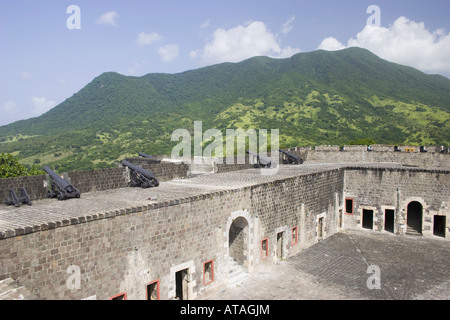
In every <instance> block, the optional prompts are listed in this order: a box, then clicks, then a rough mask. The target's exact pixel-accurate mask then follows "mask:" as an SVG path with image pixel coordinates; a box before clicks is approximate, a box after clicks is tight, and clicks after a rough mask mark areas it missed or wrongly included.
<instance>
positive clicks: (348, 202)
mask: <svg viewBox="0 0 450 320" xmlns="http://www.w3.org/2000/svg"><path fill="white" fill-rule="evenodd" d="M345 213H346V214H353V199H351V198H347V199H345Z"/></svg>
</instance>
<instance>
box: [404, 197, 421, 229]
mask: <svg viewBox="0 0 450 320" xmlns="http://www.w3.org/2000/svg"><path fill="white" fill-rule="evenodd" d="M422 217H423V207H422V204H421V203H420V202H417V201H412V202H410V203H409V204H408V210H407V212H406V233H408V234H422Z"/></svg>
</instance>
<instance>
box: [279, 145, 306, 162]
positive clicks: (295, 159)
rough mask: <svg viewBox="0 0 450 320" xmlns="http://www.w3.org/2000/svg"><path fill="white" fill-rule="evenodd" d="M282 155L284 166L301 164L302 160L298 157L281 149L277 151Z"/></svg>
mask: <svg viewBox="0 0 450 320" xmlns="http://www.w3.org/2000/svg"><path fill="white" fill-rule="evenodd" d="M278 150H279V151H280V152H281V153H282V154H283V155H282V161H283V163H284V164H302V163H303V159H302V158H300V157H299V156H297V155H295V154H292V153H290V152H287V151H285V150H282V149H278Z"/></svg>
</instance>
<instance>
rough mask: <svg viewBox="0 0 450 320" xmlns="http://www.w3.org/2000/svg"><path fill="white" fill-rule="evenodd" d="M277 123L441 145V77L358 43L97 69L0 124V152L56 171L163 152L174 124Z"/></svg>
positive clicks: (444, 112) (444, 92) (322, 135)
mask: <svg viewBox="0 0 450 320" xmlns="http://www.w3.org/2000/svg"><path fill="white" fill-rule="evenodd" d="M194 121H202V122H203V131H206V130H207V129H208V128H217V129H219V130H221V131H223V133H224V135H225V129H226V128H235V129H236V128H242V129H249V128H253V129H256V130H258V129H267V130H270V129H279V131H280V145H281V146H282V147H292V146H304V145H317V144H344V143H346V142H348V141H350V140H353V139H363V138H370V139H373V140H375V141H376V142H377V143H383V144H399V145H400V144H415V145H449V144H450V80H449V79H447V78H445V77H442V76H439V75H426V74H424V73H422V72H420V71H418V70H415V69H413V68H410V67H405V66H401V65H398V64H394V63H390V62H387V61H385V60H382V59H380V58H378V57H377V56H375V55H374V54H372V53H371V52H369V51H367V50H364V49H360V48H349V49H345V50H341V51H334V52H328V51H322V50H319V51H314V52H309V53H300V54H297V55H294V56H293V57H291V58H288V59H271V58H268V57H255V58H251V59H248V60H245V61H243V62H240V63H223V64H219V65H214V66H210V67H205V68H200V69H196V70H191V71H186V72H183V73H179V74H148V75H145V76H142V77H129V76H123V75H120V74H117V73H113V72H106V73H103V74H101V75H99V76H98V77H96V78H95V79H93V80H92V81H91V82H90V83H89V84H87V85H86V86H85V87H84V88H83V89H82V90H80V91H79V92H78V93H76V94H74V95H73V96H72V97H70V98H68V99H67V100H65V101H64V102H63V103H61V104H59V105H58V106H56V107H54V108H53V109H52V110H50V111H49V112H47V113H45V114H43V115H42V116H40V117H37V118H32V119H28V120H23V121H18V122H15V123H13V124H10V125H7V126H2V127H0V152H4V153H12V154H13V155H14V156H17V157H19V158H20V159H21V161H22V163H25V164H28V165H32V164H35V165H37V166H39V165H51V166H53V167H54V168H55V169H57V170H60V171H67V170H80V169H91V168H102V167H108V166H113V165H115V163H116V162H117V161H119V160H121V159H123V158H124V157H126V156H130V155H133V156H134V155H137V153H138V152H145V153H147V154H156V155H163V154H166V155H170V153H171V150H172V148H173V146H174V145H176V144H177V142H172V141H171V134H172V132H173V131H174V130H175V129H179V128H182V129H188V130H191V131H192V129H193V123H194Z"/></svg>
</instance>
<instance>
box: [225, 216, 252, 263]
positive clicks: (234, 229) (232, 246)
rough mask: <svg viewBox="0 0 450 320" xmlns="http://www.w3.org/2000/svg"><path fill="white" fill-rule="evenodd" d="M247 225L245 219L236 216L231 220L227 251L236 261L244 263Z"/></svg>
mask: <svg viewBox="0 0 450 320" xmlns="http://www.w3.org/2000/svg"><path fill="white" fill-rule="evenodd" d="M248 237H249V226H248V222H247V219H245V218H244V217H237V218H236V219H234V220H233V223H232V224H231V226H230V231H229V240H228V245H229V253H230V257H232V258H233V259H234V260H235V261H236V262H237V263H239V264H240V265H244V262H245V261H246V260H247V252H248Z"/></svg>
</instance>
